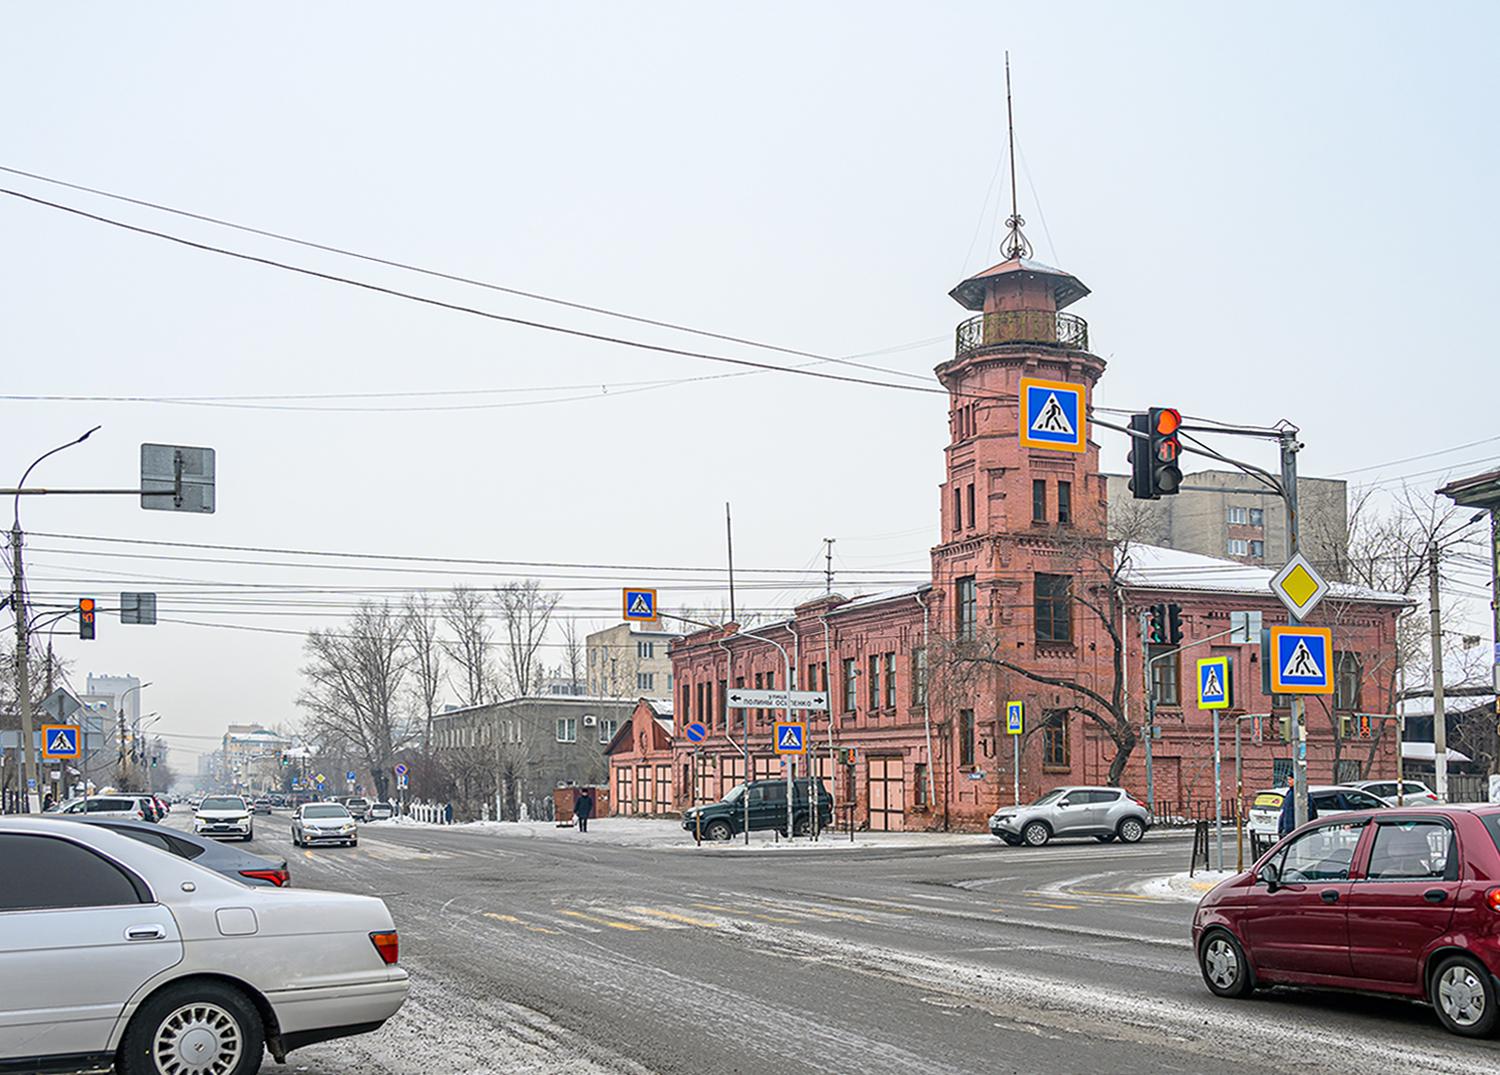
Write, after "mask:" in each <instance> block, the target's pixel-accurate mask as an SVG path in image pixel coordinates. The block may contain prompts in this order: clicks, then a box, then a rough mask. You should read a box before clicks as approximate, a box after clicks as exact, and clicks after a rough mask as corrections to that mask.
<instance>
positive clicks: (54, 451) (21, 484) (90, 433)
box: [13, 426, 104, 527]
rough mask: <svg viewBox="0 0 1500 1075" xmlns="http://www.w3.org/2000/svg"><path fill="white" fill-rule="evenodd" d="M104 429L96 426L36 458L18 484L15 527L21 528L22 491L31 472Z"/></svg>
mask: <svg viewBox="0 0 1500 1075" xmlns="http://www.w3.org/2000/svg"><path fill="white" fill-rule="evenodd" d="M102 428H104V427H103V426H95V427H94V428H93V429H90V430H89V431H88V432H86V433H84V434H83V436H81V437H79V438H77V439H76V440H70V441H68V443H66V444H59V445H58V446H57V447H56V448H53V449H52V450H51V451H50V452H44V453H42V454H41V455H39V456H37V457H36V459H35V460H34V461H33V462H32V464H31V466H29V467H27V468H26V472H25V473H24V474H22V475H21V480H20V481H19V482H17V483H16V496H15V522H14V524H13V525H15V526H17V527H19V526H20V525H21V492H20V491H21V490H22V489H24V488H25V487H26V479H27V478H29V477H31V472H32V471H33V470H35V469H36V468H37V464H38V463H40V462H42V460H44V459H47V458H48V457H50V456H54V455H56V454H57V453H58V452H60V451H62V450H63V449H64V448H71V447H73V445H75V444H82V443H83V442H84V441H86V440H88V439H89V437H91V436H93V435H94V433H95V432H97V431H98V430H100V429H102Z"/></svg>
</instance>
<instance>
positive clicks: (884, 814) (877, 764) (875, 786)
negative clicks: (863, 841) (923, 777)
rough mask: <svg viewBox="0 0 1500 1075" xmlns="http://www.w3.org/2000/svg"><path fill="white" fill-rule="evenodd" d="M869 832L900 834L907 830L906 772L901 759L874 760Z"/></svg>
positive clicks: (871, 779)
mask: <svg viewBox="0 0 1500 1075" xmlns="http://www.w3.org/2000/svg"><path fill="white" fill-rule="evenodd" d="M869 765H870V793H869V803H870V828H871V829H872V830H873V831H875V832H899V831H900V830H902V829H904V828H906V771H905V762H904V759H902V758H901V757H900V756H899V755H898V756H896V757H891V758H871V759H870V760H869Z"/></svg>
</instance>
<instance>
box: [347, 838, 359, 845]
mask: <svg viewBox="0 0 1500 1075" xmlns="http://www.w3.org/2000/svg"><path fill="white" fill-rule="evenodd" d="M349 846H350V847H358V846H359V837H357V836H356V837H355V838H354V839H352V840H350V841H349Z"/></svg>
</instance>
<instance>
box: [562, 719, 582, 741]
mask: <svg viewBox="0 0 1500 1075" xmlns="http://www.w3.org/2000/svg"><path fill="white" fill-rule="evenodd" d="M557 741H558V742H559V743H576V742H578V718H577V717H558V718H557Z"/></svg>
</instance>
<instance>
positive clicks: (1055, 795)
mask: <svg viewBox="0 0 1500 1075" xmlns="http://www.w3.org/2000/svg"><path fill="white" fill-rule="evenodd" d="M1062 794H1063V793H1062V788H1058V789H1056V790H1055V791H1049V792H1047V794H1045V795H1043V796H1042V797H1041V798H1040V799H1038V800H1037V801H1036V802H1034V803H1032V804H1031V805H1032V806H1046V805H1047V804H1048V803H1050V802H1056V801H1057V800H1058V799H1061V798H1062Z"/></svg>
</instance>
